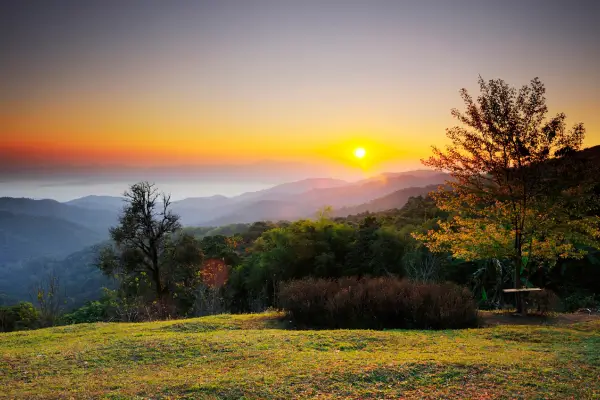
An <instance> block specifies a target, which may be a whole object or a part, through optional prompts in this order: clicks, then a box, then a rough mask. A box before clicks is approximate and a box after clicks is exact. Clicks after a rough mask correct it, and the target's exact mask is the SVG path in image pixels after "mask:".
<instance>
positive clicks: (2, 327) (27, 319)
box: [0, 301, 40, 332]
mask: <svg viewBox="0 0 600 400" xmlns="http://www.w3.org/2000/svg"><path fill="white" fill-rule="evenodd" d="M39 325H40V316H39V313H38V311H37V310H36V309H35V307H34V306H33V304H31V303H29V302H24V301H22V302H20V303H19V304H16V305H14V306H4V307H0V332H12V331H19V330H26V329H35V328H38V327H39Z"/></svg>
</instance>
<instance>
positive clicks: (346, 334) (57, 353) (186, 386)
mask: <svg viewBox="0 0 600 400" xmlns="http://www.w3.org/2000/svg"><path fill="white" fill-rule="evenodd" d="M280 317H281V315H280V314H277V313H266V314H256V315H231V316H230V315H222V316H214V317H205V318H197V319H189V320H180V321H164V322H152V323H139V324H126V323H98V324H84V325H72V326H66V327H57V328H51V329H43V330H38V331H30V332H14V333H5V334H0V357H1V358H0V388H1V389H0V397H4V398H10V399H13V398H14V399H34V398H44V399H46V398H74V399H84V398H108V399H129V398H152V399H171V398H189V399H196V398H199V399H204V398H206V399H239V398H250V399H254V398H261V399H269V398H274V399H290V398H298V399H304V398H323V399H329V398H348V399H367V398H390V399H398V398H411V399H412V398H423V399H438V398H461V399H463V398H465V399H469V398H471V399H492V398H517V399H519V398H523V399H538V398H539V399H542V398H548V399H561V398H573V399H598V398H600V322H598V321H595V322H585V323H578V324H573V325H570V326H562V327H553V326H496V327H491V328H481V329H470V330H457V331H435V332H432V331H358V330H352V331H350V330H338V331H294V330H285V329H281V328H280V326H281V322H280V319H279V318H280Z"/></svg>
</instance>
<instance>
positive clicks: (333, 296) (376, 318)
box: [279, 278, 477, 329]
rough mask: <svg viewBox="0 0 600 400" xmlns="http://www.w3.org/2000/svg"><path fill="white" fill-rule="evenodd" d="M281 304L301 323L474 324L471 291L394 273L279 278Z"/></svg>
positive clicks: (378, 325) (345, 325) (376, 325)
mask: <svg viewBox="0 0 600 400" xmlns="http://www.w3.org/2000/svg"><path fill="white" fill-rule="evenodd" d="M279 301H280V305H281V306H282V307H283V309H285V310H286V311H287V312H288V314H289V316H290V318H291V319H292V321H294V322H295V323H296V324H297V325H298V326H299V327H302V328H370V329H393V328H397V329H400V328H413V329H449V328H464V327H471V326H475V325H476V324H477V310H476V308H475V303H474V301H473V296H472V294H471V292H470V291H469V290H468V289H466V288H464V287H460V286H458V285H455V284H452V283H444V284H435V283H417V282H411V281H408V280H400V279H396V278H362V279H358V278H342V279H339V280H331V279H313V278H307V279H302V280H295V281H289V282H286V283H283V284H282V285H281V287H280V290H279Z"/></svg>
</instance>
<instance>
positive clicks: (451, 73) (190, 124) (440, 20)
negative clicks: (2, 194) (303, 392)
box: [0, 0, 600, 171]
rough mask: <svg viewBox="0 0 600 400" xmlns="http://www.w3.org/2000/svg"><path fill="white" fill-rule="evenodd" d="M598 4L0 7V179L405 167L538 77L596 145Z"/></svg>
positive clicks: (553, 103)
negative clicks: (470, 114)
mask: <svg viewBox="0 0 600 400" xmlns="http://www.w3.org/2000/svg"><path fill="white" fill-rule="evenodd" d="M599 21H600V1H598V0H591V1H577V0H571V1H560V2H557V1H549V0H545V1H534V0H529V1H447V0H440V1H427V0H419V1H413V2H409V1H400V0H398V1H375V0H369V1H367V0H365V1H360V2H358V1H327V0H318V1H308V0H303V1H294V2H292V1H286V0H277V1H252V0H238V1H226V0H215V1H204V2H203V1H148V0H145V1H120V0H119V1H107V0H103V1H81V0H77V1H50V0H48V1H42V0H39V1H24V0H15V1H5V0H2V1H0V159H1V160H3V161H0V164H3V165H4V166H5V167H6V166H7V165H9V164H10V165H11V170H13V171H14V170H15V169H18V168H21V167H23V168H25V167H27V166H31V165H42V166H45V167H48V168H50V170H52V168H60V167H61V166H69V165H70V166H73V165H79V166H82V165H88V166H92V167H93V168H99V169H101V168H103V167H108V166H115V165H128V166H160V165H182V164H196V165H203V164H219V165H223V164H244V163H252V162H257V161H260V160H285V161H293V162H311V163H319V162H321V163H330V164H340V165H352V163H356V162H355V161H353V160H351V153H352V149H353V148H354V147H356V146H363V147H365V148H366V149H367V152H368V154H367V159H366V160H365V161H364V163H365V164H364V165H365V166H366V167H369V168H373V170H376V169H377V170H383V169H389V168H401V167H402V166H414V165H416V164H417V163H418V159H420V158H422V157H425V156H427V155H428V154H429V147H430V146H431V145H432V144H438V145H439V144H442V143H444V142H445V128H447V127H450V126H452V125H453V124H454V120H453V119H452V118H451V117H450V109H451V108H453V107H461V105H462V104H461V100H460V97H459V95H458V91H459V89H460V88H462V87H466V88H468V89H471V90H472V91H473V93H474V94H475V93H476V88H477V79H478V76H479V75H481V76H483V77H484V78H485V79H491V78H503V79H504V80H506V81H507V82H509V83H510V84H512V85H515V86H521V85H523V84H526V83H527V82H528V81H529V80H530V79H531V78H533V77H536V76H539V77H540V78H541V80H542V81H543V82H544V83H545V84H546V87H547V95H548V99H549V105H550V110H551V112H559V111H564V112H565V113H566V114H567V117H568V122H569V124H571V123H575V122H578V121H581V122H583V123H584V124H585V126H586V127H587V132H588V133H587V139H586V145H588V146H591V145H596V144H600V107H599V106H600V44H599V39H600V23H599Z"/></svg>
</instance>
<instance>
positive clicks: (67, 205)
mask: <svg viewBox="0 0 600 400" xmlns="http://www.w3.org/2000/svg"><path fill="white" fill-rule="evenodd" d="M446 178H447V176H446V175H444V174H440V173H437V172H433V171H412V172H403V173H389V174H382V175H378V176H375V177H372V178H369V179H364V180H361V181H357V182H347V181H344V180H339V179H330V178H312V179H304V180H300V181H296V182H290V183H284V184H281V185H276V186H274V187H271V188H269V189H265V190H260V191H256V192H248V193H244V194H241V195H239V196H233V197H225V196H221V195H215V196H209V197H193V198H186V199H183V200H180V201H175V202H173V203H172V209H173V211H174V212H175V213H177V214H179V215H180V217H181V221H182V223H183V224H184V225H185V226H205V227H208V226H213V227H216V226H222V225H228V224H233V223H250V222H255V221H261V220H272V221H279V220H294V219H298V218H306V217H313V216H315V215H316V213H317V211H318V210H319V209H321V208H323V207H325V206H332V207H333V209H334V214H335V215H336V216H338V215H339V216H342V215H348V214H351V213H356V212H363V211H380V210H382V209H386V208H396V207H402V206H403V205H404V204H405V203H406V201H407V200H408V198H409V197H410V196H416V195H422V194H426V193H428V192H429V191H431V190H433V189H434V188H435V185H438V184H441V183H443V182H444V181H445V179H446ZM159 189H160V188H159ZM123 205H124V199H123V198H121V197H113V196H97V195H90V196H86V197H82V198H78V199H74V200H71V201H67V202H64V203H61V202H58V201H55V200H49V199H44V200H32V199H28V198H10V197H3V198H0V265H2V264H13V263H22V262H25V261H28V260H34V259H36V258H39V257H54V258H60V257H66V256H67V255H69V254H71V253H73V252H76V251H79V250H82V249H83V248H85V247H87V246H91V245H93V244H96V243H99V242H101V241H104V240H107V239H108V230H109V228H110V227H111V226H114V225H116V224H117V222H118V216H119V213H120V212H121V210H122V208H123Z"/></svg>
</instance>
